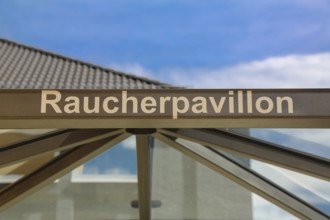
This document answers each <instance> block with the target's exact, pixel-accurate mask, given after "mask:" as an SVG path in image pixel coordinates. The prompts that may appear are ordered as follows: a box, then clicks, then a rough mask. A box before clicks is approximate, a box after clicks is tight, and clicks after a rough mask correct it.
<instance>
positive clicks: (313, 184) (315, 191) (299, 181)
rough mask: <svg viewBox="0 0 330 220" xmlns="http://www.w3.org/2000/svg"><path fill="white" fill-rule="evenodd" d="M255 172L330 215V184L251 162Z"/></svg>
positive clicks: (257, 162)
mask: <svg viewBox="0 0 330 220" xmlns="http://www.w3.org/2000/svg"><path fill="white" fill-rule="evenodd" d="M251 167H252V169H253V170H255V171H257V172H258V173H260V174H262V175H263V176H265V177H266V178H268V179H269V180H271V181H273V182H276V184H278V185H279V186H281V187H283V188H284V189H286V190H287V191H289V192H291V193H292V194H294V195H295V196H297V197H299V198H301V199H302V200H304V201H306V202H308V203H309V204H311V205H312V206H314V207H315V208H317V209H319V210H321V211H323V212H325V213H327V214H329V215H330V183H329V182H327V181H324V180H320V179H316V178H313V177H310V176H307V175H303V174H300V173H297V172H293V171H290V170H286V169H283V168H280V167H276V166H273V165H269V164H266V163H262V162H259V161H255V160H251Z"/></svg>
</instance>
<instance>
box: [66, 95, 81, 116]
mask: <svg viewBox="0 0 330 220" xmlns="http://www.w3.org/2000/svg"><path fill="white" fill-rule="evenodd" d="M65 101H66V102H68V104H66V105H65V106H64V112H65V113H69V114H71V113H80V111H79V105H80V101H79V98H78V97H76V96H68V97H67V98H65Z"/></svg>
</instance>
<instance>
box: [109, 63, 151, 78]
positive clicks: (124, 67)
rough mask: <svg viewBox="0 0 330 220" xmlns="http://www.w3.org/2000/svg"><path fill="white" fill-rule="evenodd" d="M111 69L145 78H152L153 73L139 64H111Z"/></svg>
mask: <svg viewBox="0 0 330 220" xmlns="http://www.w3.org/2000/svg"><path fill="white" fill-rule="evenodd" d="M109 67H110V68H111V69H115V70H118V71H123V72H126V73H128V74H132V75H136V76H143V77H152V76H151V75H152V74H151V72H150V71H149V70H147V69H145V68H144V67H143V66H141V65H140V64H139V63H122V64H120V63H111V64H110V65H109Z"/></svg>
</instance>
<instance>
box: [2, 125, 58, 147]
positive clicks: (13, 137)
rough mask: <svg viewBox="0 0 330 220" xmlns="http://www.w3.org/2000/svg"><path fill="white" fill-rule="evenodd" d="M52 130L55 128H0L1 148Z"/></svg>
mask: <svg viewBox="0 0 330 220" xmlns="http://www.w3.org/2000/svg"><path fill="white" fill-rule="evenodd" d="M51 131H54V129H0V148H1V147H2V146H5V145H8V144H13V143H16V142H19V141H23V140H24V139H28V138H31V137H33V136H37V135H41V134H45V133H48V132H51Z"/></svg>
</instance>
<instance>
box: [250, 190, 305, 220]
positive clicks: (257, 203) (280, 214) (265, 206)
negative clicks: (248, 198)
mask: <svg viewBox="0 0 330 220" xmlns="http://www.w3.org/2000/svg"><path fill="white" fill-rule="evenodd" d="M252 201H253V206H254V207H253V208H254V209H253V219H254V220H264V219H267V220H277V219H281V220H295V219H298V218H296V217H295V216H293V215H291V214H290V213H288V212H286V211H284V210H283V209H281V208H279V207H277V206H275V205H273V204H272V203H270V202H268V201H267V200H265V199H263V198H261V197H260V196H258V195H256V194H253V196H252Z"/></svg>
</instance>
